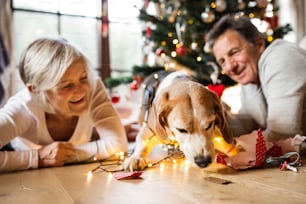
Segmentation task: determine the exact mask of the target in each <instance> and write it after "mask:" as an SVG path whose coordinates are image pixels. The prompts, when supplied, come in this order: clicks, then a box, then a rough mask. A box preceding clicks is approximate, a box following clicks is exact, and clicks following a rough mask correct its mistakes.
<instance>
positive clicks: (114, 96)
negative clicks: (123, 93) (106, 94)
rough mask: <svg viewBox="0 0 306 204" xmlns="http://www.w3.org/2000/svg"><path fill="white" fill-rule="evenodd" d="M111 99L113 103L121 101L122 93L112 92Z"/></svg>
mask: <svg viewBox="0 0 306 204" xmlns="http://www.w3.org/2000/svg"><path fill="white" fill-rule="evenodd" d="M111 100H112V103H113V104H116V103H119V101H120V95H119V94H118V93H112V94H111Z"/></svg>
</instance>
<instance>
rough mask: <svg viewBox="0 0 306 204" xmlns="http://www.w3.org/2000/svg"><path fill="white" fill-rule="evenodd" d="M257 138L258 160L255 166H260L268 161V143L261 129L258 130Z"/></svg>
mask: <svg viewBox="0 0 306 204" xmlns="http://www.w3.org/2000/svg"><path fill="white" fill-rule="evenodd" d="M257 136H258V137H257V140H256V162H255V165H254V167H259V166H262V165H264V164H265V161H266V152H267V149H266V143H265V138H264V136H263V135H262V131H261V129H259V130H258V131H257Z"/></svg>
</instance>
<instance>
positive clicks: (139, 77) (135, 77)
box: [133, 75, 143, 84]
mask: <svg viewBox="0 0 306 204" xmlns="http://www.w3.org/2000/svg"><path fill="white" fill-rule="evenodd" d="M133 80H134V81H137V83H138V84H141V83H142V82H143V78H142V77H141V76H139V75H135V76H134V77H133Z"/></svg>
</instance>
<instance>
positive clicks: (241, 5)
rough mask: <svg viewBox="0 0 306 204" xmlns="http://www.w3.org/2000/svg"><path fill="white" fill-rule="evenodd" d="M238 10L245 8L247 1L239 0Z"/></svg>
mask: <svg viewBox="0 0 306 204" xmlns="http://www.w3.org/2000/svg"><path fill="white" fill-rule="evenodd" d="M237 8H238V10H243V9H245V3H244V1H243V0H238V5H237Z"/></svg>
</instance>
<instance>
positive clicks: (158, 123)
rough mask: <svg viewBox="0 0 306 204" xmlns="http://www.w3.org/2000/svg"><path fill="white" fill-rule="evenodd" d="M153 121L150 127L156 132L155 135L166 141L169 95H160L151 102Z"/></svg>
mask: <svg viewBox="0 0 306 204" xmlns="http://www.w3.org/2000/svg"><path fill="white" fill-rule="evenodd" d="M152 108H153V116H154V118H153V120H152V127H153V129H154V130H155V131H156V132H155V133H156V134H157V135H158V136H159V137H161V138H162V139H163V140H167V138H168V136H167V132H166V127H167V126H168V122H167V116H168V114H169V113H170V111H171V105H170V102H169V93H168V92H165V93H162V94H161V95H160V96H159V97H158V98H157V99H156V100H155V101H154V102H153V107H152Z"/></svg>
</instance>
